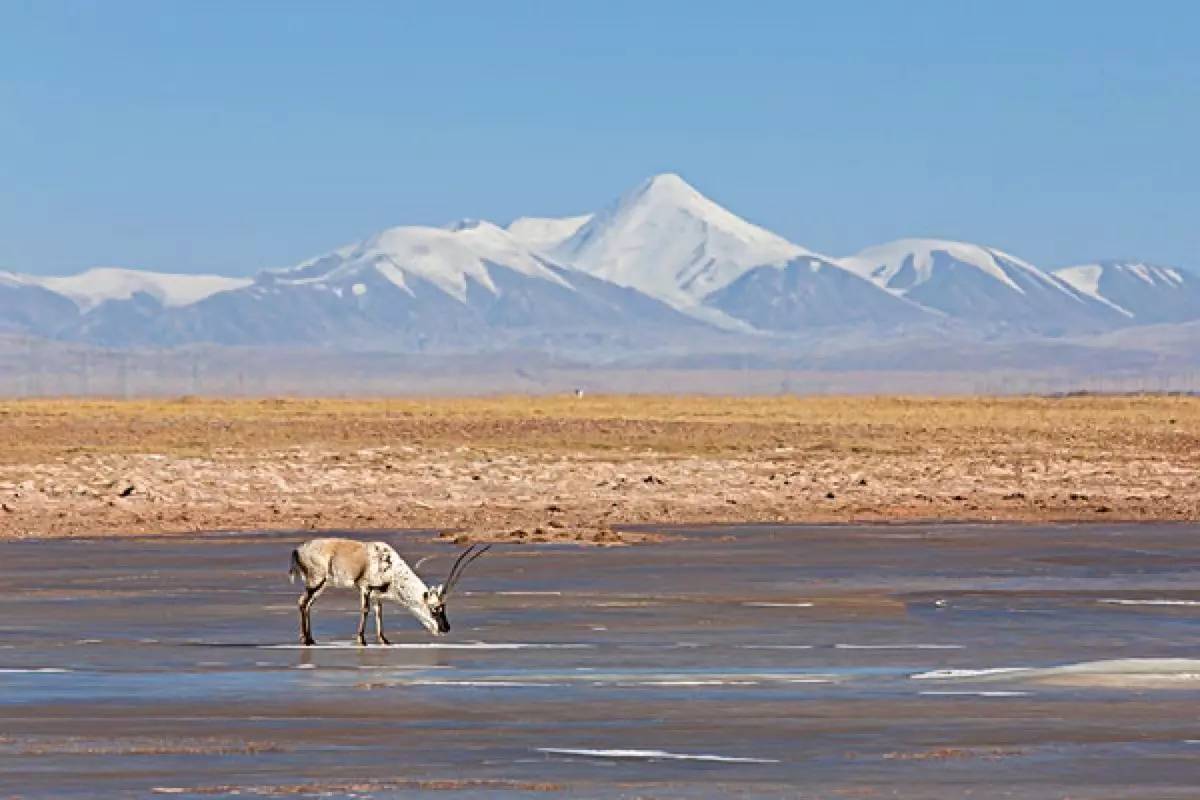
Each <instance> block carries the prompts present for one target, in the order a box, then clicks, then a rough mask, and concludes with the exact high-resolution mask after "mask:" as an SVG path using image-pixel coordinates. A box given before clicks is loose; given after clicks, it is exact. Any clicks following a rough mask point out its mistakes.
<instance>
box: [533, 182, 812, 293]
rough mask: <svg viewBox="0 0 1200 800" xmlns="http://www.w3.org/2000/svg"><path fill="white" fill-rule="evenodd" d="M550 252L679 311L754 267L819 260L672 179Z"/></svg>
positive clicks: (629, 198)
mask: <svg viewBox="0 0 1200 800" xmlns="http://www.w3.org/2000/svg"><path fill="white" fill-rule="evenodd" d="M549 252H550V254H551V255H552V256H553V257H554V258H555V259H556V260H558V261H560V262H562V263H564V264H570V265H571V266H573V267H575V268H577V269H581V270H584V271H586V272H589V273H591V274H592V275H595V276H597V277H599V278H603V279H605V280H608V281H612V282H613V283H617V284H620V285H622V286H631V287H633V288H636V289H639V290H641V291H643V292H645V293H647V294H649V295H651V296H652V297H657V298H660V299H663V300H666V301H667V302H670V303H672V304H673V305H676V306H677V307H680V308H688V307H693V306H696V305H698V304H699V303H700V302H701V301H702V300H703V298H704V297H706V296H707V295H709V294H711V293H712V292H714V291H716V290H718V289H721V288H723V287H725V286H728V285H729V283H730V282H732V281H733V280H734V279H735V278H737V277H738V276H739V275H741V274H742V273H743V272H745V271H746V270H748V269H750V268H752V267H757V266H760V265H763V264H782V263H785V262H787V261H789V260H791V259H793V258H796V257H798V256H804V255H813V254H812V253H809V251H807V250H805V249H804V248H803V247H800V246H799V245H795V244H792V243H791V242H789V241H787V240H786V239H784V238H782V237H780V236H777V235H775V234H774V233H771V232H770V231H768V230H765V229H763V228H760V227H758V226H757V225H753V224H751V223H749V222H746V221H745V220H743V219H741V218H740V217H737V216H735V215H734V214H731V213H730V212H729V211H726V210H725V209H724V208H722V207H721V206H719V205H717V204H716V203H714V202H712V201H711V200H709V199H708V198H707V197H705V196H704V195H702V194H700V193H699V192H698V191H696V190H695V189H694V188H692V187H691V186H690V185H688V184H687V182H685V181H684V180H683V179H682V178H680V177H679V176H678V175H674V174H663V175H656V176H654V177H653V178H650V179H649V180H647V181H645V182H644V183H642V184H641V185H639V186H638V187H637V188H635V189H633V190H632V191H630V192H628V193H626V194H625V195H623V196H621V197H620V198H618V199H617V200H616V201H615V202H613V203H611V204H610V205H609V206H607V207H606V208H604V209H603V210H602V211H600V212H598V213H597V214H595V215H594V216H593V217H592V218H591V219H590V220H588V221H587V222H586V223H584V224H583V225H582V226H581V227H580V228H579V229H578V230H577V231H575V233H574V234H572V235H571V237H570V238H568V239H566V240H565V241H564V242H562V243H561V244H559V245H558V246H557V247H555V248H553V249H552V250H551V251H549Z"/></svg>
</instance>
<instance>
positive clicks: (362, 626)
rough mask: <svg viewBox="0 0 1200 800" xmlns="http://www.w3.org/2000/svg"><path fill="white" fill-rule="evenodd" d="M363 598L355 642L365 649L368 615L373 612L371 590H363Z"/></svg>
mask: <svg viewBox="0 0 1200 800" xmlns="http://www.w3.org/2000/svg"><path fill="white" fill-rule="evenodd" d="M361 597H362V608H361V609H360V611H361V613H360V614H359V615H358V635H357V636H355V637H354V640H355V641H356V642H358V643H359V645H361V646H364V647H365V646H366V644H367V635H366V634H367V614H369V613H370V612H371V590H370V589H369V588H367V589H363V590H362V595H361Z"/></svg>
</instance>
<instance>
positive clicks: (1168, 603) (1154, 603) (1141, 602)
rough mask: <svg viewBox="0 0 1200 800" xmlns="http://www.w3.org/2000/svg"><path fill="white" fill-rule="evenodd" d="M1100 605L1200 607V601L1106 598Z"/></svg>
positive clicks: (1099, 601) (1100, 601)
mask: <svg viewBox="0 0 1200 800" xmlns="http://www.w3.org/2000/svg"><path fill="white" fill-rule="evenodd" d="M1096 602H1098V603H1108V604H1110V605H1114V606H1200V600H1170V599H1165V598H1164V599H1153V600H1123V599H1120V598H1115V597H1106V598H1104V599H1103V600H1097V601H1096Z"/></svg>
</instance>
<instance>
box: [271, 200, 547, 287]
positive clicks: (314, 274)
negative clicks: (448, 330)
mask: <svg viewBox="0 0 1200 800" xmlns="http://www.w3.org/2000/svg"><path fill="white" fill-rule="evenodd" d="M489 265H496V266H500V267H503V268H505V269H508V270H512V271H514V272H517V273H520V274H522V275H527V276H529V277H534V278H539V279H541V280H546V281H551V282H553V283H557V284H560V285H563V286H566V285H567V284H566V283H565V282H564V281H563V279H562V278H561V277H559V275H558V274H557V273H556V272H555V271H554V270H552V269H551V268H550V266H549V265H548V263H547V262H546V261H545V260H543V259H542V258H540V257H539V256H537V255H535V254H534V253H533V252H532V251H531V250H529V249H528V248H526V247H524V246H522V245H521V244H520V243H519V242H518V241H517V240H516V239H514V238H513V237H512V235H511V234H509V233H508V232H507V231H505V230H504V229H503V228H499V227H497V226H496V225H493V224H492V223H490V222H482V221H479V220H462V221H460V222H456V223H453V224H451V225H449V226H447V227H445V228H429V227H422V226H415V225H413V226H400V227H396V228H389V229H388V230H386V231H383V232H382V233H379V234H376V235H375V236H372V237H370V238H368V239H366V240H364V241H362V242H360V243H358V244H353V245H349V246H347V247H343V248H340V249H339V250H335V251H334V252H333V253H329V254H327V255H324V256H321V257H318V258H315V259H313V260H311V261H306V262H304V263H303V264H300V265H299V266H297V267H293V268H290V269H284V270H277V271H274V272H272V273H271V275H272V277H273V279H274V280H275V281H277V282H289V283H313V282H323V283H338V282H342V281H344V280H345V279H346V278H347V277H348V276H355V275H358V274H360V273H363V272H364V271H366V272H375V273H378V274H380V275H382V276H384V277H385V278H387V279H388V280H389V281H391V282H392V283H394V284H395V285H396V286H398V287H400V288H401V289H403V290H405V291H407V292H408V293H409V294H410V295H411V294H412V290H411V288H410V286H409V284H410V283H411V281H412V280H414V279H417V280H424V281H427V282H429V283H431V284H433V285H435V286H437V287H438V288H439V289H441V290H442V291H444V292H445V293H446V294H449V295H451V296H453V297H454V298H456V299H457V300H459V301H460V302H466V299H467V290H468V283H469V282H474V283H476V284H478V285H479V286H481V287H485V288H486V289H488V290H489V291H491V292H492V293H493V294H495V293H496V291H497V288H496V285H495V283H494V281H493V279H492V273H491V270H490V268H489Z"/></svg>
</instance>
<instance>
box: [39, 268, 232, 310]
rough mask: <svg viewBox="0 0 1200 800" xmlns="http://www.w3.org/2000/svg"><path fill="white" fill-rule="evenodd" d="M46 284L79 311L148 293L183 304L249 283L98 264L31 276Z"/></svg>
mask: <svg viewBox="0 0 1200 800" xmlns="http://www.w3.org/2000/svg"><path fill="white" fill-rule="evenodd" d="M34 280H36V281H37V283H39V284H41V285H42V286H44V287H45V288H47V289H49V290H51V291H53V292H57V293H58V294H61V295H63V296H65V297H68V298H70V299H71V300H72V301H74V302H75V304H76V305H77V306H78V307H79V309H80V311H84V312H86V311H90V310H91V309H93V308H95V307H96V306H98V305H100V304H101V303H103V302H106V301H108V300H128V299H129V298H131V297H133V296H134V295H135V294H138V293H142V294H148V295H150V296H151V297H153V298H154V299H155V300H157V301H158V302H159V303H160V304H162V305H164V306H168V307H175V306H186V305H188V304H190V303H195V302H197V301H198V300H203V299H204V298H206V297H208V296H209V295H213V294H216V293H217V292H225V291H229V290H230V289H240V288H242V287H243V286H249V285H250V283H251V281H250V279H249V278H230V277H226V276H224V275H175V274H170V273H165V272H149V271H146V270H137V269H122V268H119V267H97V268H95V269H89V270H87V271H86V272H81V273H79V274H78V275H68V276H65V277H48V278H37V279H34Z"/></svg>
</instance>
